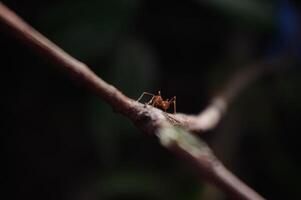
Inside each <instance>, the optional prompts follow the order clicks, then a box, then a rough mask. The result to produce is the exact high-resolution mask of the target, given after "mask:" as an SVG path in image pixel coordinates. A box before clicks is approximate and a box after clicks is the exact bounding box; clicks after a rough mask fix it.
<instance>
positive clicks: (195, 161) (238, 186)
mask: <svg viewBox="0 0 301 200" xmlns="http://www.w3.org/2000/svg"><path fill="white" fill-rule="evenodd" d="M0 22H1V23H2V24H4V25H5V27H6V28H7V30H9V31H10V33H12V34H13V35H15V36H16V37H17V38H19V39H20V40H21V41H22V42H24V43H25V44H27V45H28V46H30V47H31V48H33V49H35V50H36V51H37V52H38V53H40V54H42V55H43V56H45V57H47V58H48V59H49V60H50V61H52V62H54V64H55V65H56V66H57V67H58V68H59V69H63V70H64V71H66V73H67V74H68V75H70V76H71V77H72V78H73V79H75V81H76V82H82V84H83V85H84V86H86V87H87V88H89V89H90V90H92V91H93V92H95V93H96V94H97V95H98V96H99V97H100V98H101V99H103V100H104V101H106V102H107V103H108V104H110V105H111V106H112V108H113V109H114V110H115V111H116V112H119V113H121V114H123V115H124V116H126V117H128V118H129V119H131V121H132V122H133V123H134V124H135V125H136V126H137V128H139V129H140V130H142V131H143V132H145V133H148V134H152V135H156V136H158V137H159V139H160V141H161V144H162V145H163V146H165V147H166V148H168V149H169V150H171V151H173V152H175V154H176V155H178V156H180V157H181V158H184V159H185V160H189V161H190V162H191V164H192V165H193V166H194V167H195V168H196V170H197V172H198V173H199V174H200V175H201V176H202V177H203V178H204V179H205V180H207V181H208V182H211V183H212V184H214V185H216V186H217V187H219V188H220V189H222V190H223V191H225V192H226V193H227V194H229V195H230V196H232V197H234V198H235V199H247V200H255V199H256V200H257V199H263V197H261V196H260V195H259V194H257V193H256V192H255V191H254V190H252V189H251V188H250V187H248V186H247V185H245V184H244V183H243V182H242V181H240V180H239V179H238V178H237V177H235V175H233V174H232V173H231V172H229V171H228V170H227V169H226V168H225V167H224V166H223V165H222V164H221V162H220V161H218V159H217V158H216V157H215V156H214V155H213V153H212V151H211V150H210V149H209V147H208V146H207V145H206V143H204V142H202V141H201V140H200V139H199V138H197V137H196V136H193V135H191V134H189V133H188V132H187V131H186V130H184V129H191V130H192V129H193V128H200V127H199V126H195V127H194V126H192V125H193V124H199V123H200V124H202V123H204V122H203V121H202V120H201V121H199V120H200V119H201V118H202V117H201V116H202V114H201V115H199V116H196V117H193V116H188V115H184V114H179V115H169V114H166V113H164V112H163V111H161V110H159V109H156V108H154V107H152V106H148V105H143V104H141V103H139V102H136V101H134V100H132V99H130V98H128V97H126V96H125V95H124V94H122V93H121V92H120V91H119V90H118V89H116V88H115V87H114V86H112V85H110V84H108V83H106V82H105V81H103V80H102V79H101V78H99V77H98V76H97V75H96V74H95V73H94V72H92V71H91V70H90V69H89V68H88V67H87V66H86V65H85V64H84V63H82V62H80V61H78V60H77V59H75V58H73V57H72V56H70V55H69V54H67V53H66V52H65V51H63V50H62V49H61V48H59V47H58V46H57V45H55V44H54V43H52V42H51V41H50V40H48V39H47V38H46V37H44V36H43V35H42V34H40V33H39V32H38V31H36V30H35V29H34V28H32V27H31V26H30V25H28V24H27V23H26V22H25V21H23V20H22V19H21V18H20V17H19V16H17V15H16V14H15V13H14V12H12V11H11V10H9V9H8V8H7V7H6V6H5V5H4V4H3V3H1V2H0ZM233 84H234V85H235V84H236V83H233ZM232 87H233V85H232V84H230V85H229V90H226V91H228V92H226V93H223V99H224V101H225V102H228V101H229V100H231V99H232V98H233V97H234V96H235V95H234V93H233V92H229V91H231V90H233V89H232ZM239 90H240V88H235V90H234V91H239ZM219 101H220V100H215V101H213V104H212V105H211V107H212V109H213V108H215V107H218V108H219V109H221V110H225V107H226V105H224V104H226V103H224V104H223V103H220V102H219ZM208 109H209V111H208ZM208 109H207V111H206V110H205V113H209V114H206V115H212V114H210V113H211V112H212V111H210V110H212V109H211V108H210V106H209V108H208ZM171 118H172V119H173V118H174V119H175V120H176V123H175V122H174V121H172V120H171ZM199 118H200V119H199ZM188 119H189V120H188ZM217 121H218V120H217ZM175 124H180V125H182V126H183V128H184V129H180V128H175V127H174V126H173V125H175Z"/></svg>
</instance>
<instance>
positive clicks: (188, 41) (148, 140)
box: [0, 0, 301, 200]
mask: <svg viewBox="0 0 301 200" xmlns="http://www.w3.org/2000/svg"><path fill="white" fill-rule="evenodd" d="M3 2H4V3H6V5H8V6H9V7H10V8H11V9H13V10H14V11H16V12H17V13H18V14H19V15H20V16H22V17H23V18H24V19H25V20H26V21H28V22H29V23H30V24H31V25H32V26H34V27H35V28H36V29H37V30H39V31H40V32H42V33H43V34H44V35H46V36H47V37H49V38H50V39H51V40H52V41H54V42H55V43H57V44H58V45H59V46H61V47H62V48H63V49H65V50H66V51H67V52H68V53H70V54H71V55H73V56H74V57H76V58H78V59H79V60H81V61H83V62H85V63H87V64H88V65H89V66H90V67H91V68H92V70H93V71H95V72H96V73H97V74H99V75H100V76H101V77H102V78H103V79H104V80H106V81H108V82H109V83H111V84H113V85H115V86H116V87H117V88H119V89H120V90H122V91H123V92H124V93H125V94H126V95H128V96H130V97H132V98H134V99H135V98H137V97H138V96H139V95H140V94H141V93H142V92H143V91H148V92H152V93H156V92H157V91H158V90H161V91H162V95H163V97H166V98H168V97H171V96H174V95H176V96H177V108H178V111H179V112H184V113H195V114H196V113H198V112H199V111H200V110H201V109H203V108H204V107H205V106H206V105H208V103H209V102H210V99H211V98H212V97H213V96H214V95H215V94H217V93H218V92H219V91H220V90H221V89H222V88H223V86H224V85H225V84H224V83H225V82H226V81H227V80H228V79H229V78H230V77H231V74H233V73H234V72H235V71H236V70H238V69H240V68H243V67H245V66H247V65H248V64H250V63H254V62H256V61H257V60H260V59H263V58H265V56H266V52H270V51H269V46H270V45H271V44H273V38H274V36H275V35H277V20H275V19H276V17H275V16H276V15H277V9H278V8H277V2H278V1H268V0H265V1H251V0H244V1H239V0H237V1H226V0H215V1H209V0H203V1H201V0H189V1H188V0H187V1H184V0H182V1H180V0H173V1H172V0H165V1H159V0H157V1H154V0H153V1H151V0H144V1H138V0H107V1H104V0H103V1H99V0H98V1H97V0H85V1H84V0H80V1H74V0H53V1H33V0H26V1H21V0H20V1H16V0H6V1H3ZM291 2H292V3H293V4H292V6H293V7H294V8H296V9H297V8H298V7H297V6H299V5H297V3H298V1H295V2H293V1H291ZM0 27H1V29H0V47H1V48H0V49H1V50H0V60H1V62H0V65H1V79H0V80H1V84H0V86H1V88H0V91H1V114H2V120H1V121H2V123H1V124H2V125H1V129H0V133H1V136H2V138H3V139H2V141H3V147H4V155H5V156H4V157H3V159H2V162H1V165H2V166H4V169H3V170H2V177H3V178H2V180H4V188H3V189H4V192H3V193H1V195H2V197H0V198H1V199H32V200H34V199H46V200H47V199H51V200H52V199H56V200H57V199H78V200H83V199H91V200H93V199H95V200H96V199H105V200H135V199H179V200H182V199H184V200H186V199H187V200H196V199H225V196H224V195H223V193H221V192H220V191H219V190H218V189H216V188H214V187H212V186H208V185H207V184H206V183H205V182H203V181H202V180H201V181H200V180H199V179H198V178H197V177H196V176H195V174H194V173H193V172H192V170H191V169H190V167H189V166H187V165H186V164H185V163H183V162H182V161H181V160H178V159H177V158H176V157H174V155H173V154H171V153H169V152H168V151H167V150H166V149H164V148H163V147H161V146H160V145H159V144H158V141H157V139H156V138H153V137H150V136H145V135H143V134H141V133H140V132H139V131H138V130H137V129H136V128H135V127H134V126H133V125H132V123H131V122H130V121H129V120H128V119H126V118H124V117H122V116H120V115H118V114H115V113H113V112H112V109H111V108H110V107H109V106H108V105H106V104H105V103H104V102H102V101H101V100H99V99H98V98H97V97H96V96H95V95H94V94H92V93H91V92H89V91H87V90H86V89H85V88H83V87H81V86H79V85H76V84H74V83H73V82H72V80H71V79H70V78H68V76H66V74H64V73H62V72H60V71H59V70H57V68H55V66H53V64H51V63H50V62H49V61H48V60H46V59H44V58H42V57H40V56H39V55H38V54H36V52H34V51H32V50H31V49H29V48H28V47H27V46H25V45H23V44H21V43H19V42H18V41H16V40H15V39H14V38H12V37H11V36H9V35H8V34H7V33H6V32H5V31H4V29H3V27H2V26H0ZM272 46H273V45H272ZM269 56H271V55H269ZM272 56H273V55H272ZM300 91H301V84H300V70H299V68H298V64H297V65H296V66H294V67H285V68H283V69H282V70H280V71H276V72H275V73H271V74H269V75H266V76H264V77H262V78H261V79H259V80H258V81H256V83H255V84H252V85H251V86H250V87H248V88H247V89H246V90H245V91H244V92H243V93H242V94H241V95H240V96H239V97H238V98H237V99H235V101H234V102H233V104H232V105H231V107H230V109H229V111H228V113H227V114H226V116H225V118H224V119H223V120H222V122H221V124H220V125H219V126H218V128H217V129H216V130H214V131H211V132H208V133H206V135H204V137H203V138H205V139H206V140H207V141H208V142H209V144H210V146H211V147H212V148H213V150H214V152H215V153H216V155H217V156H218V157H219V158H220V159H221V160H222V161H223V162H224V164H225V165H226V166H227V167H228V168H229V169H231V170H232V171H233V172H234V173H235V174H237V175H238V176H239V177H240V178H241V179H242V180H243V181H245V182H246V183H247V184H249V185H250V186H251V187H253V188H254V189H255V190H256V191H258V192H259V193H260V194H262V195H263V196H264V197H266V198H267V199H297V197H298V196H300V186H301V184H300V178H301V173H300V167H301V163H300V160H301V159H300V154H299V150H300V149H299V146H300V144H301V143H300V133H301V132H300V114H301V103H300V102H301V94H300ZM6 195H8V196H6ZM5 196H6V197H5Z"/></svg>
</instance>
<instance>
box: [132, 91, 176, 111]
mask: <svg viewBox="0 0 301 200" xmlns="http://www.w3.org/2000/svg"><path fill="white" fill-rule="evenodd" d="M144 95H150V96H152V98H151V100H150V101H149V102H147V105H152V106H154V107H156V108H160V109H162V110H164V111H165V112H166V111H167V109H168V108H169V107H170V105H171V104H173V112H174V114H175V113H176V96H174V97H173V98H171V99H170V100H168V99H166V100H165V101H164V100H163V98H162V96H161V92H160V91H158V94H157V95H155V94H151V93H148V92H143V93H142V94H141V96H140V97H139V98H138V100H137V101H139V100H141V99H142V97H143V96H144Z"/></svg>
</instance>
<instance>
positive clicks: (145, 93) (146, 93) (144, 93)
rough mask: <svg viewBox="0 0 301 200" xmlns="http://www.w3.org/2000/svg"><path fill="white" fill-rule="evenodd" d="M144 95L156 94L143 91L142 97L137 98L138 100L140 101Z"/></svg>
mask: <svg viewBox="0 0 301 200" xmlns="http://www.w3.org/2000/svg"><path fill="white" fill-rule="evenodd" d="M144 95H150V96H153V97H154V96H155V95H154V94H151V93H148V92H143V93H142V94H141V95H140V97H139V98H138V99H137V100H136V101H138V102H139V101H140V100H141V99H142V97H143V96H144Z"/></svg>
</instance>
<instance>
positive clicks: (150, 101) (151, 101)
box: [147, 96, 155, 105]
mask: <svg viewBox="0 0 301 200" xmlns="http://www.w3.org/2000/svg"><path fill="white" fill-rule="evenodd" d="M154 98H155V96H153V97H152V98H151V100H149V102H147V105H149V104H151V103H152V104H153V100H154Z"/></svg>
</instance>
